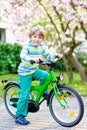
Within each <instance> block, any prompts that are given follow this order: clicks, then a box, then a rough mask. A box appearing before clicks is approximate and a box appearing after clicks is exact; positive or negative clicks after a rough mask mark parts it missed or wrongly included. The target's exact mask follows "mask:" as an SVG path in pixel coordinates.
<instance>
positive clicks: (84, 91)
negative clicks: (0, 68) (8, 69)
mask: <svg viewBox="0 0 87 130" xmlns="http://www.w3.org/2000/svg"><path fill="white" fill-rule="evenodd" d="M55 73H56V75H58V73H57V72H55ZM8 78H13V79H18V75H17V74H7V75H0V97H3V94H4V90H2V89H3V88H4V86H3V84H2V83H1V80H2V79H8ZM61 83H63V84H66V86H71V87H73V88H74V89H76V90H77V91H78V92H79V94H80V95H82V96H87V83H84V82H82V81H81V79H80V75H79V74H78V73H76V72H74V80H73V81H68V76H67V73H64V80H63V81H61Z"/></svg>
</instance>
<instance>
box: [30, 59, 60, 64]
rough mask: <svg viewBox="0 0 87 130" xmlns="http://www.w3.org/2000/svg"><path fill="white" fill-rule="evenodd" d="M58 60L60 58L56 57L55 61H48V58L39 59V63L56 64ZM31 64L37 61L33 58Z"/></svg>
mask: <svg viewBox="0 0 87 130" xmlns="http://www.w3.org/2000/svg"><path fill="white" fill-rule="evenodd" d="M57 61H58V58H56V59H55V60H54V61H47V60H41V59H39V64H42V65H48V66H49V65H51V64H56V62H57ZM30 63H31V64H34V63H35V61H34V60H31V61H30Z"/></svg>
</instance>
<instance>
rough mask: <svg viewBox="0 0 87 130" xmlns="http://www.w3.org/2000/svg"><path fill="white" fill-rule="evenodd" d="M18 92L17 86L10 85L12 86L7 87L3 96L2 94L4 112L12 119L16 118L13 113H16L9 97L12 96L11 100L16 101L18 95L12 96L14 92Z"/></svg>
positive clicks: (18, 87)
mask: <svg viewBox="0 0 87 130" xmlns="http://www.w3.org/2000/svg"><path fill="white" fill-rule="evenodd" d="M19 90H20V86H19V85H18V84H15V83H12V84H9V86H8V87H7V88H6V90H5V94H4V104H5V107H6V110H7V111H8V113H9V114H10V115H11V116H12V117H13V118H16V115H15V113H16V107H17V106H14V105H15V104H12V100H11V95H12V94H13V97H12V98H13V99H15V100H18V98H19V95H18V94H14V92H15V91H17V92H18V91H19ZM16 102H17V101H16Z"/></svg>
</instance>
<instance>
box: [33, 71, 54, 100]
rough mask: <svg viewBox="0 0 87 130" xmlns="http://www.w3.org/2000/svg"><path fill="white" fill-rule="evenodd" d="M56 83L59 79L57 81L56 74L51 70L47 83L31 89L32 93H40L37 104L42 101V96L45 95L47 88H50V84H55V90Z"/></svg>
mask: <svg viewBox="0 0 87 130" xmlns="http://www.w3.org/2000/svg"><path fill="white" fill-rule="evenodd" d="M56 81H57V79H56V76H55V74H54V71H53V70H51V71H50V72H49V76H48V78H47V79H46V80H45V82H44V83H43V84H41V85H37V86H36V85H35V86H32V87H31V92H32V91H37V92H38V94H37V97H36V101H37V102H39V101H40V99H41V97H42V95H43V93H44V91H45V89H46V88H47V86H48V85H49V84H50V83H53V88H54V87H55V86H56Z"/></svg>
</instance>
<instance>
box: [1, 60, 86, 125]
mask: <svg viewBox="0 0 87 130" xmlns="http://www.w3.org/2000/svg"><path fill="white" fill-rule="evenodd" d="M56 62H57V61H43V62H41V63H40V64H43V65H48V66H49V76H48V78H47V79H46V81H45V82H44V83H43V84H42V85H41V86H40V85H32V87H31V92H30V95H29V106H28V112H37V111H39V108H40V105H41V103H42V102H43V101H44V100H47V106H48V107H49V110H50V113H51V115H52V117H53V119H54V120H55V121H56V122H57V123H59V124H60V125H62V126H64V127H72V126H75V125H77V124H78V123H79V122H80V121H81V120H82V118H83V115H84V104H83V101H82V98H81V96H80V95H79V93H78V92H77V91H76V90H75V89H73V88H71V87H69V86H65V85H64V84H60V83H59V81H60V80H63V78H64V76H63V74H62V73H60V74H59V76H56V75H55V73H54V70H53V69H54V66H55V65H56ZM2 83H5V85H4V89H5V94H4V103H5V107H6V109H7V111H8V113H9V114H10V115H11V116H12V117H13V118H15V112H16V107H17V102H18V98H19V96H20V93H21V90H20V84H19V83H18V82H16V81H11V80H2ZM48 85H51V87H52V89H51V90H50V92H49V95H48V97H43V93H44V91H45V89H46V87H47V86H48Z"/></svg>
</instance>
